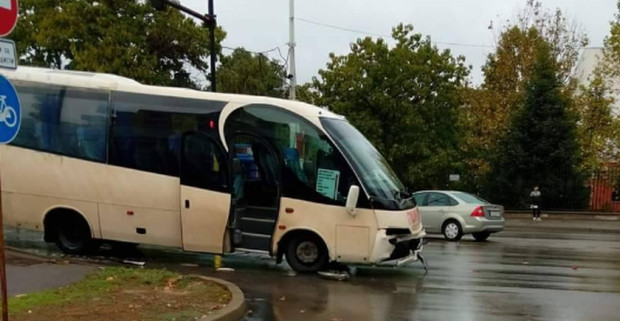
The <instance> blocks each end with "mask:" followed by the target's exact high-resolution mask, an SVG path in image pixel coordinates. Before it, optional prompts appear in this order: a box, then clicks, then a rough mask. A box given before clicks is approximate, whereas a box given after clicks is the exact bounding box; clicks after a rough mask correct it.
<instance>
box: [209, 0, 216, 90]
mask: <svg viewBox="0 0 620 321" xmlns="http://www.w3.org/2000/svg"><path fill="white" fill-rule="evenodd" d="M209 20H210V22H209V23H208V24H209V36H210V37H211V39H210V42H211V48H210V49H209V51H210V52H211V91H212V92H216V91H217V87H216V84H217V81H216V80H217V78H216V77H215V64H216V63H217V55H216V52H215V27H217V21H216V20H215V9H214V8H213V0H209Z"/></svg>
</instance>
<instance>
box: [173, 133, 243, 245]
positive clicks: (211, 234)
mask: <svg viewBox="0 0 620 321" xmlns="http://www.w3.org/2000/svg"><path fill="white" fill-rule="evenodd" d="M181 140H182V147H181V193H180V195H181V227H182V235H183V249H184V250H186V251H197V252H209V253H216V254H219V253H223V252H224V251H226V248H227V246H226V247H225V246H224V244H225V233H226V229H227V223H228V216H229V213H230V204H231V194H230V184H229V178H230V172H229V169H228V167H229V166H228V163H227V161H228V158H227V157H226V155H227V154H226V152H225V151H224V148H223V147H222V145H221V144H220V143H219V142H218V141H217V140H216V139H215V138H213V137H211V136H209V135H207V134H205V133H201V132H189V133H186V134H184V135H183V136H182V139H181Z"/></svg>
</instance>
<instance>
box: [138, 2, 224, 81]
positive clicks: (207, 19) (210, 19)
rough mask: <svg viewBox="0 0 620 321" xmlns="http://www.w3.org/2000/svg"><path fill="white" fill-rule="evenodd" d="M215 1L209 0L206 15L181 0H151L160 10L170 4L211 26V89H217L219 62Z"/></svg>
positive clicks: (154, 6)
mask: <svg viewBox="0 0 620 321" xmlns="http://www.w3.org/2000/svg"><path fill="white" fill-rule="evenodd" d="M213 1H214V0H209V13H208V14H206V15H203V14H200V13H198V12H196V11H194V10H192V9H190V8H188V7H185V6H183V5H181V3H180V2H179V0H150V2H151V5H152V6H153V8H155V9H156V10H158V11H164V10H166V9H167V8H168V6H170V7H173V8H175V9H177V10H179V11H181V12H184V13H186V14H188V15H190V16H192V17H195V18H198V19H200V21H202V22H204V24H205V25H206V26H207V27H208V28H209V33H210V35H209V36H210V38H211V39H210V42H211V44H210V48H209V51H210V53H211V66H210V68H211V91H213V92H215V91H216V85H215V79H216V77H215V64H216V62H217V55H216V52H215V27H217V21H216V20H215V12H214V8H213Z"/></svg>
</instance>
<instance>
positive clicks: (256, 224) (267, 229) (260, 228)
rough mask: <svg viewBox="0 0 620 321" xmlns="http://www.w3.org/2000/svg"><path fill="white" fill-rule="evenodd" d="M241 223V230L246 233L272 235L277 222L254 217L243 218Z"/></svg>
mask: <svg viewBox="0 0 620 321" xmlns="http://www.w3.org/2000/svg"><path fill="white" fill-rule="evenodd" d="M239 223H240V227H241V230H242V231H244V232H248V233H253V234H266V235H271V234H272V233H273V230H274V228H275V224H276V221H275V220H269V219H260V218H254V217H242V218H241V220H240V222H239Z"/></svg>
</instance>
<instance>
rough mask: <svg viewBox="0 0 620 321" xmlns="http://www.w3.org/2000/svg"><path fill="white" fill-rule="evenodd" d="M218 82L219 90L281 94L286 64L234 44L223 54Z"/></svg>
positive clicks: (282, 92) (284, 80)
mask: <svg viewBox="0 0 620 321" xmlns="http://www.w3.org/2000/svg"><path fill="white" fill-rule="evenodd" d="M217 82H218V88H219V91H222V92H227V93H236V94H247V95H260V96H271V97H280V98H282V97H284V95H285V92H284V91H285V88H284V84H285V82H286V68H285V67H284V66H283V65H282V63H280V61H278V60H275V59H269V58H268V57H266V56H264V55H263V54H253V53H251V52H249V51H247V50H245V49H243V48H237V49H235V50H234V51H233V53H232V54H231V55H230V56H223V57H222V59H221V65H220V66H219V67H218V71H217Z"/></svg>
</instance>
